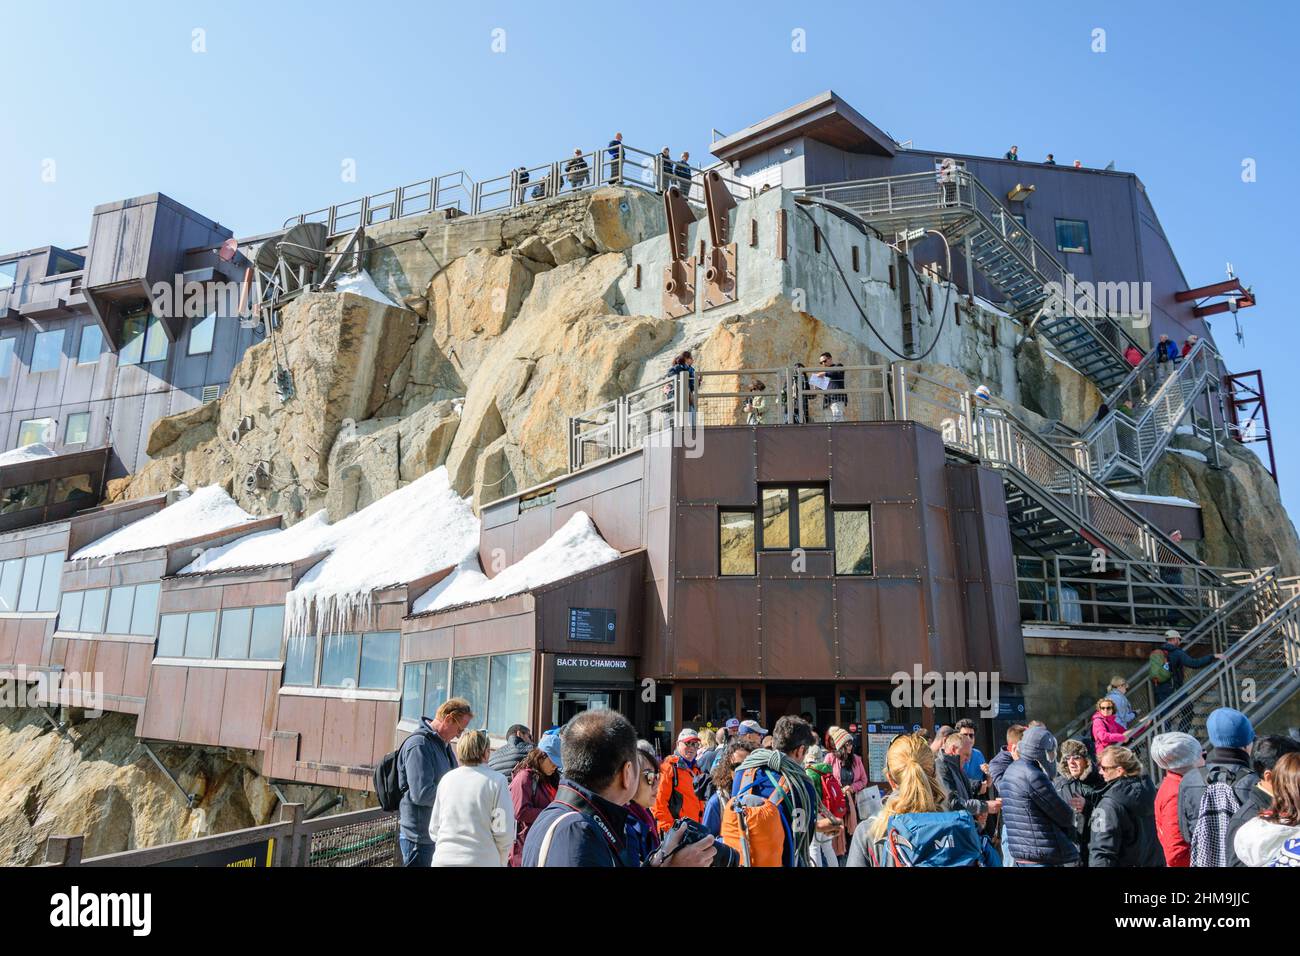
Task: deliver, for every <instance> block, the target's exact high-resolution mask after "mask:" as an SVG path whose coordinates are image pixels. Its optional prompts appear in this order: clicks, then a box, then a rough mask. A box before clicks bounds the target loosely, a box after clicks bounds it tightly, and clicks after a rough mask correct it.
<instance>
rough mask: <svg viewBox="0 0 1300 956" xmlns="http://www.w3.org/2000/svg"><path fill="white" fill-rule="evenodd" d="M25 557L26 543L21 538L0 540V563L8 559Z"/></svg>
mask: <svg viewBox="0 0 1300 956" xmlns="http://www.w3.org/2000/svg"><path fill="white" fill-rule="evenodd" d="M26 555H27V542H25V541H24V540H23V539H22V538H3V539H0V561H8V560H9V559H10V558H22V557H26Z"/></svg>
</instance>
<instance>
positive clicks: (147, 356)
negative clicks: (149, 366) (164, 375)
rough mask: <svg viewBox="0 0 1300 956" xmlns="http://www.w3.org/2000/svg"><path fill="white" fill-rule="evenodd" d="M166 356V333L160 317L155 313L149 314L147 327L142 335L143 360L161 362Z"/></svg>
mask: <svg viewBox="0 0 1300 956" xmlns="http://www.w3.org/2000/svg"><path fill="white" fill-rule="evenodd" d="M166 357H167V333H166V332H164V331H163V324H162V319H160V318H158V317H157V316H156V315H151V316H149V329H148V331H147V332H146V333H145V337H144V359H143V361H145V362H161V361H162V360H163V359H165V358H166Z"/></svg>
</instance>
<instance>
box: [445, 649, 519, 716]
mask: <svg viewBox="0 0 1300 956" xmlns="http://www.w3.org/2000/svg"><path fill="white" fill-rule="evenodd" d="M448 671H449V668H448V666H447V661H446V660H445V659H444V660H441V661H429V663H428V664H426V665H425V670H424V713H423V714H422V715H421V716H424V717H428V716H430V715H432V714H433V712H434V711H436V710H437V709H438V706H439V705H440V704H441V703H442V702H443V701H444V700H446V699H447V698H449V697H450V696H451V689H450V688H449V687H448V686H447V675H448ZM521 723H522V721H521Z"/></svg>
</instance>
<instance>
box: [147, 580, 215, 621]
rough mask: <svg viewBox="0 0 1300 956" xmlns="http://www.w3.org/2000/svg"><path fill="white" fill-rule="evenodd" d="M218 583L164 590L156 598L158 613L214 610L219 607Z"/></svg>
mask: <svg viewBox="0 0 1300 956" xmlns="http://www.w3.org/2000/svg"><path fill="white" fill-rule="evenodd" d="M222 590H223V588H222V587H221V585H220V584H216V583H214V584H210V585H208V586H206V587H197V588H185V589H184V590H173V591H164V592H163V593H162V594H161V595H160V596H159V598H158V606H159V610H160V613H163V614H173V613H179V612H182V611H215V610H217V609H218V608H220V607H221V592H222Z"/></svg>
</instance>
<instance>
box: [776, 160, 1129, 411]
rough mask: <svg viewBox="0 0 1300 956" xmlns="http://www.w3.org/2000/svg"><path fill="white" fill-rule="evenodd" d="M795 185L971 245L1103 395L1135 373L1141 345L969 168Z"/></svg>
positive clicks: (883, 219)
mask: <svg viewBox="0 0 1300 956" xmlns="http://www.w3.org/2000/svg"><path fill="white" fill-rule="evenodd" d="M795 192H797V193H800V194H801V195H804V196H808V197H810V198H814V199H824V200H828V201H830V202H834V203H839V204H840V205H842V206H844V207H846V208H848V209H850V210H852V211H853V213H854V214H856V215H857V216H859V217H861V218H862V219H863V220H864V221H866V222H868V223H870V224H871V225H873V226H875V227H877V228H879V229H882V230H888V231H891V232H904V231H907V230H911V229H937V230H938V231H940V232H942V233H943V234H944V236H946V237H947V239H948V241H949V242H950V243H952V244H953V245H954V246H962V247H963V248H964V249H965V251H966V254H967V256H968V259H969V261H970V262H971V264H972V266H973V267H974V268H976V269H978V270H979V271H980V273H981V274H982V275H983V276H984V277H985V278H986V279H988V281H989V282H990V283H991V284H992V285H993V286H994V287H995V288H997V289H998V291H999V292H1001V293H1002V294H1003V295H1004V296H1005V297H1006V300H1007V306H1008V309H1009V311H1010V312H1011V314H1012V315H1014V316H1015V317H1016V318H1018V319H1020V320H1021V321H1023V322H1025V323H1027V324H1028V325H1029V326H1030V327H1032V328H1034V329H1036V330H1037V331H1038V332H1041V333H1042V335H1043V337H1044V338H1045V339H1047V341H1048V342H1050V343H1051V344H1052V347H1053V348H1054V349H1056V350H1057V351H1059V352H1060V353H1061V354H1062V355H1064V356H1065V358H1066V359H1067V360H1068V361H1069V362H1070V364H1071V365H1073V366H1074V367H1075V368H1076V369H1078V370H1079V371H1080V372H1082V373H1083V374H1084V375H1085V376H1087V377H1088V378H1089V379H1091V380H1092V381H1093V382H1094V383H1095V384H1096V385H1097V387H1098V388H1099V389H1100V390H1101V392H1102V394H1103V395H1110V394H1111V393H1112V392H1113V391H1114V390H1115V389H1116V388H1118V387H1119V386H1120V385H1121V384H1122V383H1123V382H1124V380H1125V379H1126V378H1128V376H1129V372H1130V371H1131V368H1130V366H1129V364H1128V362H1126V361H1125V359H1124V349H1125V348H1127V347H1128V345H1130V344H1135V343H1133V340H1132V338H1130V337H1129V335H1128V333H1127V332H1125V331H1124V329H1123V328H1122V327H1121V326H1120V324H1119V322H1118V321H1116V320H1115V319H1114V318H1112V317H1111V316H1109V315H1107V314H1106V312H1105V310H1104V309H1102V308H1101V307H1100V305H1098V304H1097V302H1096V300H1095V299H1094V298H1093V297H1092V296H1090V295H1087V294H1086V288H1080V287H1079V286H1077V285H1076V283H1075V280H1074V278H1073V276H1071V275H1070V273H1069V272H1067V271H1066V269H1065V267H1064V266H1063V265H1061V263H1060V262H1059V261H1058V260H1057V259H1056V257H1055V256H1053V255H1052V254H1051V253H1050V252H1048V251H1047V249H1046V248H1044V247H1043V245H1042V244H1041V243H1039V242H1038V240H1036V239H1035V238H1034V237H1033V235H1032V234H1031V233H1030V232H1029V230H1028V229H1026V228H1025V227H1024V226H1023V225H1021V224H1020V223H1019V222H1018V221H1017V220H1016V218H1015V216H1013V215H1012V214H1011V212H1009V211H1008V210H1007V209H1006V207H1005V206H1003V205H1002V203H1001V202H1000V201H999V200H998V198H997V197H996V196H995V195H994V194H993V193H992V192H991V191H989V189H988V188H987V187H985V186H984V185H983V184H982V183H981V182H980V181H979V180H978V179H976V178H975V177H974V176H972V175H971V174H970V173H969V172H967V171H966V170H964V169H957V170H955V171H954V172H953V173H951V174H950V179H949V181H940V177H939V176H938V175H936V174H935V173H909V174H907V175H903V176H886V177H884V178H881V179H863V180H857V181H854V182H842V183H828V184H825V185H820V186H806V187H804V188H802V189H798V190H795ZM1053 290H1056V291H1057V294H1053ZM1080 306H1082V307H1080Z"/></svg>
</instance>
